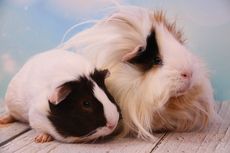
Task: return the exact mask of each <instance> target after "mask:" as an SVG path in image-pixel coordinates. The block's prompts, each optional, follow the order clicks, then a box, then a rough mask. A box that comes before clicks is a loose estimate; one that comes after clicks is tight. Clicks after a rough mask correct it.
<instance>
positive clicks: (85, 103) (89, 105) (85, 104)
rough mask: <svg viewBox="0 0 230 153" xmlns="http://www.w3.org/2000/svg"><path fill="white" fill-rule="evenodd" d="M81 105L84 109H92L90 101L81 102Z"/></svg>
mask: <svg viewBox="0 0 230 153" xmlns="http://www.w3.org/2000/svg"><path fill="white" fill-rule="evenodd" d="M82 105H83V107H85V108H91V107H92V103H91V102H90V101H83V103H82Z"/></svg>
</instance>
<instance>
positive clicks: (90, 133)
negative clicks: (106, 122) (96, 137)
mask: <svg viewBox="0 0 230 153" xmlns="http://www.w3.org/2000/svg"><path fill="white" fill-rule="evenodd" d="M96 132H97V130H93V131H91V132H89V133H88V134H86V135H85V136H84V137H88V136H91V135H93V134H95V133H96Z"/></svg>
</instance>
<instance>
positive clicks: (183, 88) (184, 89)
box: [173, 82, 191, 97]
mask: <svg viewBox="0 0 230 153" xmlns="http://www.w3.org/2000/svg"><path fill="white" fill-rule="evenodd" d="M190 89H191V83H190V82H189V83H186V84H184V85H182V86H181V87H180V88H178V89H177V90H176V91H175V94H174V96H173V97H179V96H183V95H185V94H186V93H187V92H188V91H189V90H190Z"/></svg>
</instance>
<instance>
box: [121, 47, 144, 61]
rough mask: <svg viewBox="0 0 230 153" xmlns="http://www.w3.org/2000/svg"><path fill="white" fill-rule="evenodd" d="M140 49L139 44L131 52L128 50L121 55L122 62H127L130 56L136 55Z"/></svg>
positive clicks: (141, 48)
mask: <svg viewBox="0 0 230 153" xmlns="http://www.w3.org/2000/svg"><path fill="white" fill-rule="evenodd" d="M142 50H143V47H142V46H140V45H138V46H136V47H135V48H134V49H133V50H132V51H131V52H128V53H127V54H125V55H124V56H123V57H122V62H127V61H129V60H131V59H132V58H134V57H136V56H137V55H138V54H139V53H140V52H141V51H142Z"/></svg>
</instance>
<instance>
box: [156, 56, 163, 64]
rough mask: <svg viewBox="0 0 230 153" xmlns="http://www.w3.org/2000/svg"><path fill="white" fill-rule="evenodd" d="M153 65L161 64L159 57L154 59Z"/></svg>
mask: <svg viewBox="0 0 230 153" xmlns="http://www.w3.org/2000/svg"><path fill="white" fill-rule="evenodd" d="M154 64H155V65H162V64H163V63H162V60H161V58H160V57H155V58H154Z"/></svg>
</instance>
